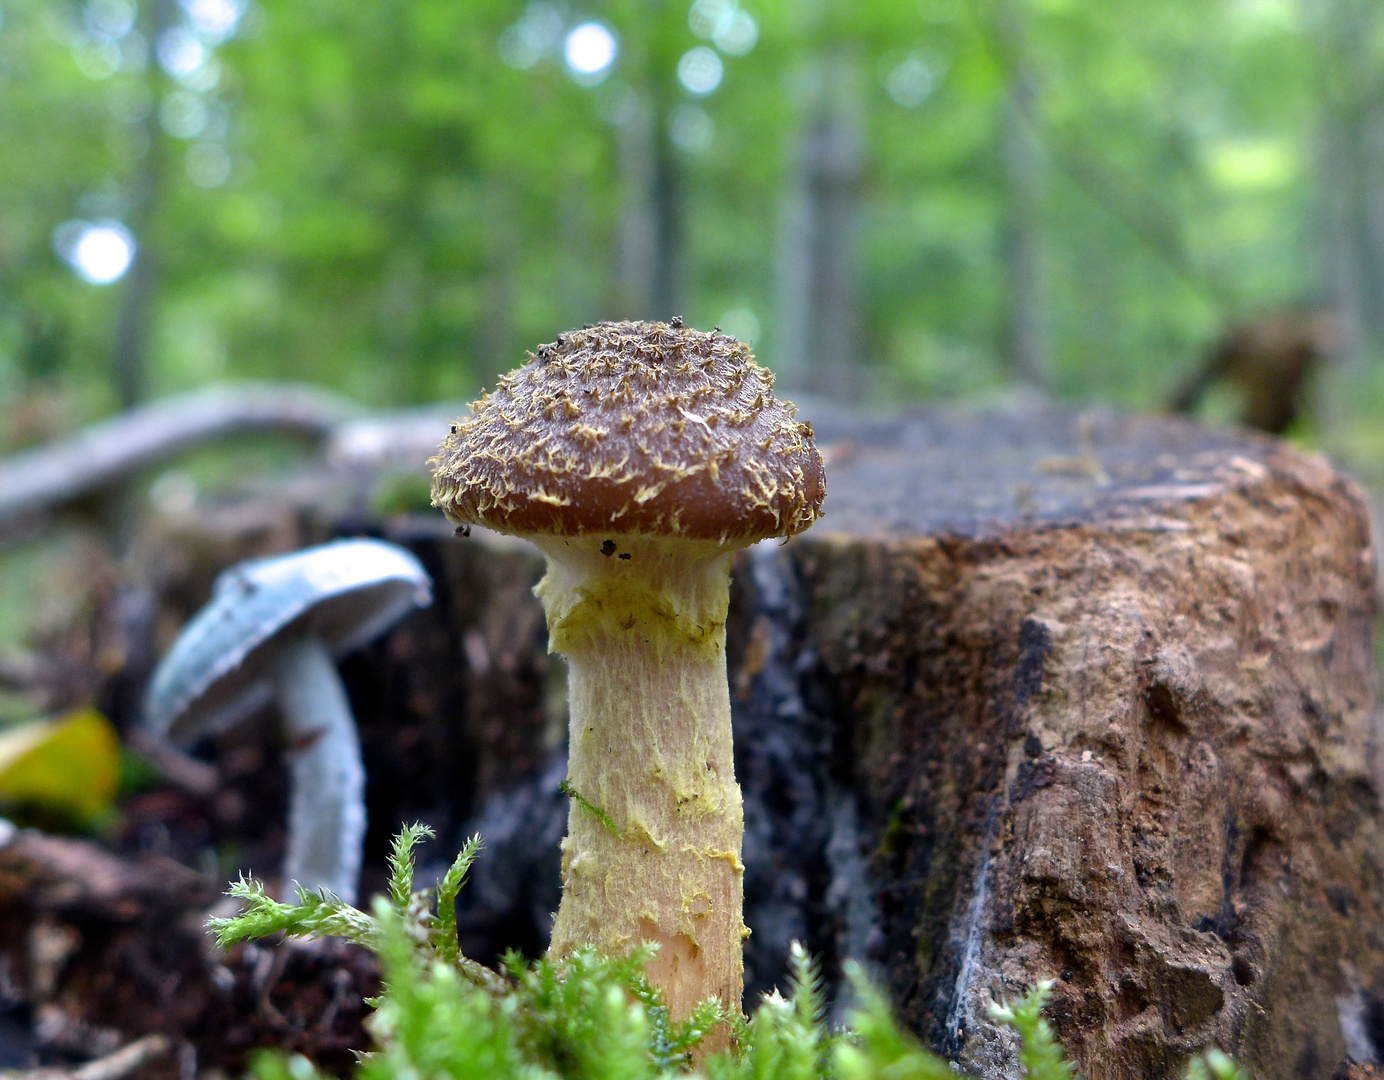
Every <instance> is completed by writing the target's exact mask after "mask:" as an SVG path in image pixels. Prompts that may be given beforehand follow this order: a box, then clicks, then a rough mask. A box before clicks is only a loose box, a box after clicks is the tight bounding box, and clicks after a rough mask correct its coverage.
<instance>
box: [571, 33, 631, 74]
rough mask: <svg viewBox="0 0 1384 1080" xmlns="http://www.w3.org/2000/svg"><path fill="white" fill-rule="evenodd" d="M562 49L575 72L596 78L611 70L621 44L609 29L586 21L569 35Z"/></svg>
mask: <svg viewBox="0 0 1384 1080" xmlns="http://www.w3.org/2000/svg"><path fill="white" fill-rule="evenodd" d="M562 51H563V55H564V56H565V57H566V59H567V66H568V67H569V68H571V69H572V71H573V73H574V74H576V75H579V76H583V77H584V78H586V79H594V78H597V77H603V76H604V75H605V73H606V72H607V71H609V70H610V65H611V64H613V63H615V55H616V53H617V52H618V51H619V46H618V45H616V43H615V35H614V34H612V33H611V32H610V30H609V29H607V28H606V27H604V26H602V25H601V24H600V23H598V22H585V23H582V24H581V25H580V26H578V27H576V28H575V29H573V30H572V32H571V33H570V34H568V35H567V40H566V41H565V42H564V43H563V47H562Z"/></svg>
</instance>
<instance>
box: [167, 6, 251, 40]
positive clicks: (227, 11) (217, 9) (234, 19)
mask: <svg viewBox="0 0 1384 1080" xmlns="http://www.w3.org/2000/svg"><path fill="white" fill-rule="evenodd" d="M182 5H183V11H184V12H186V13H187V18H188V21H189V22H190V23H192V28H193V29H194V30H196V31H197V33H199V34H201V35H202V37H204V38H209V39H210V40H212V41H225V40H226V39H227V38H228V37H230V36H231V35H232V34H234V33H235V31H236V26H237V25H238V24H239V23H240V17H241V16H242V15H244V14H245V5H244V3H243V0H182Z"/></svg>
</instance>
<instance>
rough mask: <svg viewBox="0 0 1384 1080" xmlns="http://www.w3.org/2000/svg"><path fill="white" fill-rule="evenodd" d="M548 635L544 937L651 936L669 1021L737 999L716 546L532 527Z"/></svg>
mask: <svg viewBox="0 0 1384 1080" xmlns="http://www.w3.org/2000/svg"><path fill="white" fill-rule="evenodd" d="M536 542H537V543H538V545H539V547H541V548H542V549H543V552H544V554H545V555H547V557H548V572H547V574H546V576H545V577H544V578H543V581H542V582H540V584H539V586H538V589H537V592H538V595H539V598H540V599H541V600H542V601H543V606H544V610H545V612H546V614H547V617H548V631H549V640H550V648H551V649H552V651H554V652H558V653H561V654H562V655H564V656H565V657H566V658H567V661H568V693H569V707H570V725H571V739H570V748H569V764H568V776H569V780H568V783H569V785H570V789H569V794H571V795H572V806H571V808H570V810H569V813H568V819H567V838H566V840H564V841H563V857H562V875H563V891H562V903H561V905H560V906H559V908H558V913H557V919H556V922H555V924H554V926H553V938H552V945H551V951H552V952H553V954H554V955H558V956H560V955H563V954H565V953H568V952H570V951H572V950H573V949H575V948H577V947H578V946H581V945H589V944H594V945H595V946H597V948H598V949H600V950H601V951H603V952H606V953H610V954H619V953H621V952H627V951H628V950H629V949H630V948H631V947H632V946H633V945H635V944H636V943H638V942H640V941H652V942H657V943H658V945H659V953H658V955H657V956H656V957H655V958H654V960H653V961H651V962H650V964H649V965H648V968H647V973H648V975H649V978H650V980H651V981H652V982H653V983H654V984H655V985H658V986H661V987H662V988H663V991H664V993H665V995H666V998H667V1002H668V1006H669V1009H670V1011H671V1014H672V1017H673V1018H674V1019H675V1020H680V1019H684V1018H685V1017H686V1016H687V1015H688V1014H689V1013H690V1012H691V1010H692V1008H693V1007H694V1006H695V1005H696V1004H697V1003H698V1002H699V1001H702V1000H704V999H705V998H708V997H713V996H714V997H718V998H720V1000H721V1001H722V1003H723V1004H725V1005H726V1006H728V1007H730V1008H733V1009H738V1008H739V1007H740V994H741V981H742V972H743V961H742V941H743V939H744V937H745V935H746V934H747V933H748V931H747V930H746V929H745V925H744V922H743V919H742V909H743V899H742V896H743V894H742V880H741V879H742V876H743V866H742V864H741V861H740V843H741V837H742V834H743V832H744V817H743V813H742V809H741V801H740V788H739V787H738V786H737V784H736V782H735V771H734V761H733V757H732V746H731V721H730V693H729V688H728V686H727V683H726V653H725V621H726V610H727V607H728V604H729V591H730V589H729V586H730V572H729V567H730V554H731V549H730V548H729V547H728V546H726V545H722V544H717V543H712V542H707V541H692V540H682V539H655V538H652V537H646V536H623V537H621V536H615V537H602V536H600V535H596V536H586V537H568V538H563V537H539V538H536Z"/></svg>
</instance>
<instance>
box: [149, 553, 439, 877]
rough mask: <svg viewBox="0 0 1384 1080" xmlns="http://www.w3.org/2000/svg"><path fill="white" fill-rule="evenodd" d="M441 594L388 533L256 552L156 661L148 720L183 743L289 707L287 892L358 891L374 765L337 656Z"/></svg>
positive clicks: (224, 579)
mask: <svg viewBox="0 0 1384 1080" xmlns="http://www.w3.org/2000/svg"><path fill="white" fill-rule="evenodd" d="M431 601H432V582H431V580H430V579H429V577H428V575H427V572H426V571H424V569H423V567H422V566H421V565H420V564H419V562H418V560H417V559H415V558H414V557H413V556H412V555H411V554H410V553H409V552H407V551H405V550H404V549H403V548H400V547H397V546H396V545H394V544H387V543H384V542H382V541H379V540H341V541H337V542H335V543H331V544H323V545H321V546H320V547H312V548H306V549H304V550H302V551H297V552H294V553H292V554H290V555H281V556H275V557H273V558H267V559H255V560H251V561H248V562H243V563H240V564H238V565H236V566H233V567H231V568H230V569H229V570H227V571H225V572H224V573H223V574H221V576H220V577H218V578H217V579H216V584H215V586H214V587H213V590H212V598H211V600H210V602H208V604H207V606H206V607H204V608H203V609H202V610H201V611H200V612H199V613H198V614H197V616H196V617H195V618H193V619H192V621H191V622H189V623H188V624H187V626H186V627H185V628H184V629H183V632H182V635H181V636H180V637H179V638H178V640H177V641H176V642H175V643H174V645H173V648H172V649H170V650H169V652H168V655H166V656H165V657H164V658H163V661H162V662H161V663H160V664H159V666H158V669H157V670H156V671H155V672H154V676H153V679H152V681H151V682H150V685H149V691H148V694H147V695H146V697H145V702H144V723H145V725H146V726H147V727H149V728H151V729H152V730H153V731H155V732H156V733H157V734H159V735H161V736H166V737H168V738H169V739H171V740H173V741H174V742H178V743H183V744H186V743H190V742H192V741H194V740H196V739H197V738H199V737H201V736H202V735H206V734H211V733H215V732H218V731H223V730H225V729H226V728H229V727H231V726H233V725H235V724H236V723H238V722H240V721H241V720H243V719H246V718H248V717H249V716H251V715H253V714H254V713H255V712H257V711H259V709H261V708H262V707H263V706H265V705H267V704H269V702H270V701H271V700H272V701H274V702H275V703H276V704H277V705H278V709H279V713H280V715H281V717H282V719H283V723H284V728H285V736H286V741H287V743H288V745H289V748H290V749H289V754H290V758H291V761H292V777H291V781H290V796H289V811H288V850H287V852H286V853H285V856H284V886H283V889H284V891H285V892H287V891H288V889H289V884H288V883H289V882H293V881H296V882H298V883H299V884H300V885H301V886H302V887H304V888H306V889H314V890H315V889H326V890H328V891H330V892H332V893H335V894H336V895H337V896H339V897H341V899H343V900H345V901H346V902H347V903H353V902H354V901H355V897H356V886H357V883H358V881H359V878H360V862H361V844H362V842H363V841H364V839H365V767H364V765H363V764H362V762H361V756H360V740H359V739H358V738H357V736H356V722H355V718H354V717H353V716H352V715H351V706H350V702H349V701H348V700H347V698H346V688H345V687H344V686H342V685H341V679H340V677H339V676H338V675H337V671H336V661H335V659H334V658H335V657H339V656H343V655H345V654H346V653H349V652H351V651H352V650H353V649H356V648H358V647H360V646H361V645H364V644H366V643H367V642H369V641H372V640H374V639H375V638H376V637H378V636H379V635H380V634H381V633H383V632H384V631H385V630H386V629H388V628H389V627H390V626H391V625H393V624H394V623H395V622H397V621H398V620H399V619H400V618H401V617H402V616H403V615H404V614H405V613H406V612H408V611H409V610H410V609H412V608H413V607H415V606H426V605H427V604H429V603H431Z"/></svg>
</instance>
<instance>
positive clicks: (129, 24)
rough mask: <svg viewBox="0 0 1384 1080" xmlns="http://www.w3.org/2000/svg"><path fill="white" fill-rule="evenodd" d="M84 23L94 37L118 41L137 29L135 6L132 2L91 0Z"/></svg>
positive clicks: (125, 0)
mask: <svg viewBox="0 0 1384 1080" xmlns="http://www.w3.org/2000/svg"><path fill="white" fill-rule="evenodd" d="M82 22H84V23H85V24H86V28H87V31H88V32H89V33H90V34H92V35H93V36H96V37H102V38H106V39H107V40H109V41H118V40H119V39H120V38H123V37H124V36H125V35H126V34H128V33H129V32H130V31H131V30H133V29H134V27H135V6H134V4H132V3H130V0H90V2H89V3H88V4H87V5H86V6H85V7H84V8H83V9H82Z"/></svg>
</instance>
